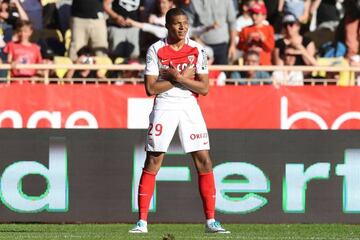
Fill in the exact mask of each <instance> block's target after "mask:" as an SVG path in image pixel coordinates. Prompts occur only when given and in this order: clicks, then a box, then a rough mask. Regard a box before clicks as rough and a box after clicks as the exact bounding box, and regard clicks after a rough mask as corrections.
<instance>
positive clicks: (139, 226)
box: [129, 220, 148, 233]
mask: <svg viewBox="0 0 360 240" xmlns="http://www.w3.org/2000/svg"><path fill="white" fill-rule="evenodd" d="M147 232H148V229H147V222H146V221H144V220H139V221H138V222H137V223H136V225H135V227H134V228H132V229H130V230H129V233H147Z"/></svg>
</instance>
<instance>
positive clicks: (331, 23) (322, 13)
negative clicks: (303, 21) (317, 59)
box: [305, 0, 342, 47]
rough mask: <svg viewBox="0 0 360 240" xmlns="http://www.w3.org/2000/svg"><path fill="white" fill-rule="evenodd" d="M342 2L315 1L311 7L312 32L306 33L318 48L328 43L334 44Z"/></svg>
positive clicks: (333, 0)
mask: <svg viewBox="0 0 360 240" xmlns="http://www.w3.org/2000/svg"><path fill="white" fill-rule="evenodd" d="M341 1H342V0H313V1H312V3H311V5H310V14H311V15H312V18H311V22H310V27H309V28H310V32H308V33H305V34H306V35H307V36H308V37H310V38H311V39H313V41H314V42H315V44H316V47H320V46H321V45H323V44H324V43H326V42H332V41H334V38H335V32H336V28H337V27H338V25H339V22H340V11H341V7H340V6H341V4H338V3H340V2H341Z"/></svg>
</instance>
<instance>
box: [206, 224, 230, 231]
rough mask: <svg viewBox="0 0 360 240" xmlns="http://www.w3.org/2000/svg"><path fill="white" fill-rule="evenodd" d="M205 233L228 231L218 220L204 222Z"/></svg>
mask: <svg viewBox="0 0 360 240" xmlns="http://www.w3.org/2000/svg"><path fill="white" fill-rule="evenodd" d="M205 233H230V231H227V230H225V229H224V228H223V227H221V224H220V222H218V221H213V222H210V223H206V224H205Z"/></svg>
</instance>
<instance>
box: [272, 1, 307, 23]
mask: <svg viewBox="0 0 360 240" xmlns="http://www.w3.org/2000/svg"><path fill="white" fill-rule="evenodd" d="M310 3H311V0H279V7H278V10H279V12H284V13H291V14H293V15H294V16H296V18H297V19H299V22H301V23H303V24H305V23H307V22H308V20H309V17H310Z"/></svg>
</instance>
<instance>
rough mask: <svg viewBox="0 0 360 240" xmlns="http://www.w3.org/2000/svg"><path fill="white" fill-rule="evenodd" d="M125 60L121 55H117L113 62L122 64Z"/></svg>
mask: <svg viewBox="0 0 360 240" xmlns="http://www.w3.org/2000/svg"><path fill="white" fill-rule="evenodd" d="M124 62H125V58H122V57H117V58H116V59H115V61H114V64H115V65H117V64H123V63H124Z"/></svg>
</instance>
